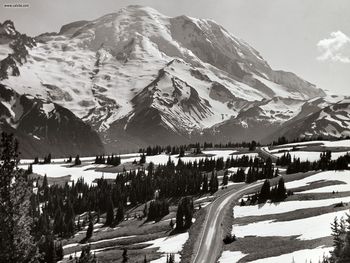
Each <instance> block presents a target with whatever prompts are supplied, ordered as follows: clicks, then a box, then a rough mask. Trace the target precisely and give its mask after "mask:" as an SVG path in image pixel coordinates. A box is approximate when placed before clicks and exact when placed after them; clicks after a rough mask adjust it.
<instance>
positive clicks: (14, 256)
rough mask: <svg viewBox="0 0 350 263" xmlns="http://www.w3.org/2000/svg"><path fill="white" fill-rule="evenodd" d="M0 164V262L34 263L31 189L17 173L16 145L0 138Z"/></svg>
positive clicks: (35, 248) (3, 135) (20, 173)
mask: <svg viewBox="0 0 350 263" xmlns="http://www.w3.org/2000/svg"><path fill="white" fill-rule="evenodd" d="M0 149H1V161H2V162H1V163H0V175H1V176H0V204H1V205H0V233H1V234H0V259H1V261H2V262H14V263H17V262H18V263H20V262H31V261H32V262H35V261H36V258H37V257H38V250H37V246H36V243H35V241H34V237H33V236H32V235H31V230H32V228H33V227H34V223H33V219H32V217H31V216H30V196H31V187H30V184H29V182H28V181H26V178H25V176H24V174H23V173H22V172H20V171H19V170H18V169H17V163H18V143H17V141H15V140H14V139H13V136H12V135H7V134H5V133H2V135H1V144H0Z"/></svg>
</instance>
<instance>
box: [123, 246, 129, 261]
mask: <svg viewBox="0 0 350 263" xmlns="http://www.w3.org/2000/svg"><path fill="white" fill-rule="evenodd" d="M128 260H129V257H128V250H127V249H126V248H124V250H123V261H122V262H123V263H126V262H128Z"/></svg>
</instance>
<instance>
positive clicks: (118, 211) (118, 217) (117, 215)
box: [115, 203, 124, 223]
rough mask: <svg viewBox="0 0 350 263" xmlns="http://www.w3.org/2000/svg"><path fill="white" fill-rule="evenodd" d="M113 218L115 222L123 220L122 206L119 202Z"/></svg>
mask: <svg viewBox="0 0 350 263" xmlns="http://www.w3.org/2000/svg"><path fill="white" fill-rule="evenodd" d="M115 220H116V222H117V223H120V222H122V221H123V220H124V206H123V204H122V203H120V204H119V206H118V209H117V214H116V215H115Z"/></svg>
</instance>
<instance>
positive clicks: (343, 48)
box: [317, 31, 350, 63]
mask: <svg viewBox="0 0 350 263" xmlns="http://www.w3.org/2000/svg"><path fill="white" fill-rule="evenodd" d="M317 48H318V50H319V51H320V52H321V55H320V56H319V57H317V59H318V60H321V61H327V60H328V61H334V62H341V63H350V37H348V36H347V35H345V34H344V33H343V32H341V31H336V32H332V33H331V34H330V37H329V38H325V39H322V40H320V41H319V42H318V43H317Z"/></svg>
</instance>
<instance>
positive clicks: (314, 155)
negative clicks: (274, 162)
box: [273, 151, 348, 162]
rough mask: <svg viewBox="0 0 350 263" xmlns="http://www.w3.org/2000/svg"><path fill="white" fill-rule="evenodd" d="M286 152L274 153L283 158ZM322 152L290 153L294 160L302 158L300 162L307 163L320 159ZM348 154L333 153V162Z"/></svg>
mask: <svg viewBox="0 0 350 263" xmlns="http://www.w3.org/2000/svg"><path fill="white" fill-rule="evenodd" d="M285 153H286V152H281V153H273V155H275V156H276V157H282V156H283V155H284V154H285ZM321 153H322V152H307V151H293V152H289V154H290V155H291V157H292V159H293V158H300V161H302V162H305V161H309V162H315V161H318V160H319V159H320V155H321ZM347 153H348V152H332V160H336V159H338V158H339V157H340V156H344V155H346V154H347Z"/></svg>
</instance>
